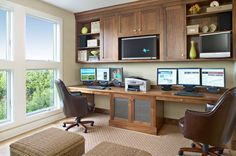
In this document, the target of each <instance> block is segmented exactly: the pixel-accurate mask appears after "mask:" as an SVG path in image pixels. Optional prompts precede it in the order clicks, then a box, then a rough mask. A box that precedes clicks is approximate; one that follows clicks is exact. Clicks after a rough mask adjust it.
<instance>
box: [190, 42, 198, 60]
mask: <svg viewBox="0 0 236 156" xmlns="http://www.w3.org/2000/svg"><path fill="white" fill-rule="evenodd" d="M196 57H197V52H196V48H195V42H194V41H191V49H190V52H189V58H190V59H195V58H196Z"/></svg>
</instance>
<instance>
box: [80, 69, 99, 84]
mask: <svg viewBox="0 0 236 156" xmlns="http://www.w3.org/2000/svg"><path fill="white" fill-rule="evenodd" d="M80 80H81V81H82V82H91V81H95V80H96V68H80Z"/></svg>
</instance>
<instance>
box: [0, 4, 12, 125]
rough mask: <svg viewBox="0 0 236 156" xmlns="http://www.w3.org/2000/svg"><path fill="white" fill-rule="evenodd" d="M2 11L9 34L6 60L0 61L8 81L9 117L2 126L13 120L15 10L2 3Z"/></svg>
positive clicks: (0, 122)
mask: <svg viewBox="0 0 236 156" xmlns="http://www.w3.org/2000/svg"><path fill="white" fill-rule="evenodd" d="M0 9H1V10H3V11H6V23H7V27H6V31H7V32H6V34H7V45H6V53H5V56H6V58H5V59H0V71H5V72H6V81H7V86H6V87H7V88H6V89H7V95H6V96H7V101H6V102H7V117H6V119H5V120H1V121H0V124H1V125H2V124H5V123H9V122H11V121H12V120H13V103H12V101H13V71H12V69H13V66H12V60H13V57H12V56H13V53H12V52H13V49H12V39H13V9H12V7H10V6H7V5H3V4H1V3H0Z"/></svg>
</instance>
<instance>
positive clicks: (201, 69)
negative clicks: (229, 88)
mask: <svg viewBox="0 0 236 156" xmlns="http://www.w3.org/2000/svg"><path fill="white" fill-rule="evenodd" d="M203 69H223V71H224V87H218V86H208V85H203V84H202V86H203V87H216V88H225V86H226V74H225V68H202V69H201V83H202V70H203Z"/></svg>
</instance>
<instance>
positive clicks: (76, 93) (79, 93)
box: [70, 92, 82, 96]
mask: <svg viewBox="0 0 236 156" xmlns="http://www.w3.org/2000/svg"><path fill="white" fill-rule="evenodd" d="M70 94H71V95H72V96H82V92H70Z"/></svg>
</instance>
